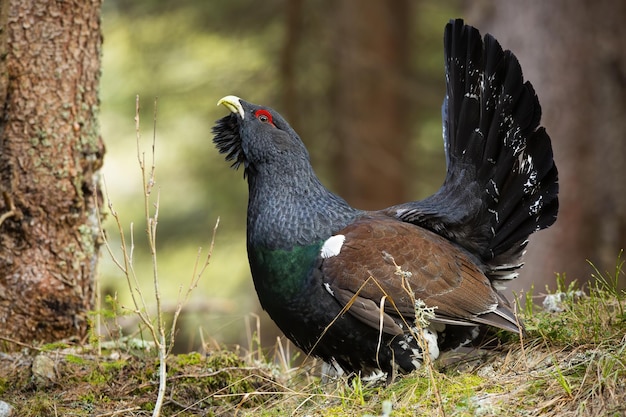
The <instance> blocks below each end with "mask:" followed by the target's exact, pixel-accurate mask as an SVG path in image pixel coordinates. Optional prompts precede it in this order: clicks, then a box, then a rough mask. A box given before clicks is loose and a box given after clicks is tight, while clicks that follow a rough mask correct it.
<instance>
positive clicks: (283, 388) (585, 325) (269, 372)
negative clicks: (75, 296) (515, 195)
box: [0, 259, 626, 417]
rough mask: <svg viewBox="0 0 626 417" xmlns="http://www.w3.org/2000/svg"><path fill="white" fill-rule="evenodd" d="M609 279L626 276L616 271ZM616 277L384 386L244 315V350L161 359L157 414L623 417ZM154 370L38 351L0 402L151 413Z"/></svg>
mask: <svg viewBox="0 0 626 417" xmlns="http://www.w3.org/2000/svg"><path fill="white" fill-rule="evenodd" d="M619 262H621V261H620V260H619V259H618V263H619ZM616 274H617V275H618V277H619V276H623V274H624V272H623V270H622V266H621V264H620V266H619V268H618V269H617V272H616ZM612 278H615V274H613V275H610V276H609V275H607V274H606V273H605V274H599V273H598V271H594V278H593V279H592V281H591V283H590V284H589V287H588V289H587V291H586V293H585V295H581V294H580V293H578V295H576V294H577V293H576V291H578V289H577V288H576V287H575V286H571V287H567V288H564V287H563V286H562V285H557V291H556V292H555V293H553V294H551V295H553V296H555V295H558V294H564V295H559V296H558V299H559V300H561V302H560V306H559V307H560V308H561V311H559V312H555V313H551V312H548V311H546V310H543V309H541V308H540V307H539V306H534V307H533V308H532V309H530V308H527V309H525V310H524V314H523V319H524V320H525V322H526V324H527V328H528V334H527V335H526V337H525V338H524V339H523V340H520V339H518V338H517V337H513V336H510V335H508V334H505V333H501V334H499V335H497V336H499V340H505V342H503V343H501V344H499V345H498V346H497V347H495V348H491V349H486V348H484V349H475V350H469V349H468V351H466V352H454V353H447V354H444V355H443V356H442V357H441V358H440V359H438V360H437V361H435V362H434V363H433V365H432V366H433V368H432V369H430V370H429V369H427V368H424V369H422V370H420V371H416V372H414V373H412V374H410V375H407V376H404V377H400V378H398V379H397V380H396V381H395V382H394V383H392V384H390V385H389V386H382V385H376V384H374V385H371V384H368V383H367V382H365V381H363V380H361V379H360V378H358V377H357V378H354V379H352V380H351V381H348V380H346V379H345V378H344V377H340V378H337V379H329V380H327V381H324V382H323V381H322V380H321V379H320V377H319V367H320V366H319V365H320V364H319V363H317V362H316V361H314V360H311V359H309V360H307V361H305V362H304V364H303V365H300V366H297V367H296V366H294V365H293V362H294V357H295V356H297V355H298V353H297V350H295V349H294V348H293V347H292V346H290V345H289V343H288V342H286V341H285V340H283V339H280V340H279V342H277V343H276V346H275V348H274V349H273V350H270V351H269V352H268V351H266V350H264V349H262V348H261V347H260V346H259V345H258V340H259V338H258V336H259V335H258V318H257V317H251V320H250V322H251V324H250V325H249V326H248V329H249V335H248V338H249V340H250V343H249V345H248V346H247V347H246V349H240V350H238V351H232V350H226V349H216V348H215V347H214V346H215V344H214V343H207V344H206V349H205V351H203V352H195V353H189V354H184V355H169V356H168V357H167V361H168V362H167V370H168V371H167V379H168V385H167V392H166V395H165V400H164V404H163V409H162V415H166V416H196V415H207V416H212V415H215V416H218V415H238V416H276V415H295V416H337V417H343V416H393V417H403V416H414V415H425V416H434V415H442V416H476V415H479V416H621V415H623V414H624V413H625V412H626V386H624V384H623V381H624V380H626V319H625V317H624V315H623V311H624V307H626V306H625V305H624V304H625V303H626V297H625V293H624V291H623V290H620V289H618V288H616V287H615V286H611V285H610V284H611V283H613V282H615V283H616V281H612V280H611V279H612ZM559 282H561V283H562V282H563V281H562V280H561V278H559ZM607 285H609V286H607ZM111 320H112V319H111ZM142 346H143V348H142ZM39 355H45V356H46V357H47V358H49V359H50V361H49V362H51V363H52V364H53V368H52V369H53V372H52V374H51V375H53V376H52V377H51V378H48V379H46V378H43V377H41V376H40V377H35V376H34V375H33V363H34V361H35V359H36V358H37V357H38V356H39ZM301 356H302V355H300V357H301ZM158 369H159V366H158V360H157V356H156V354H155V353H154V351H153V350H150V349H149V344H148V345H146V344H143V345H142V344H137V343H136V342H133V341H132V340H130V339H125V340H122V339H120V340H117V341H116V343H115V344H106V343H105V344H103V349H102V352H101V353H98V352H97V350H96V349H95V347H94V346H91V345H86V346H81V345H77V344H75V343H71V342H66V343H59V344H54V345H45V346H40V347H37V349H32V350H28V349H25V350H23V351H22V352H20V353H16V354H12V355H11V356H9V355H8V354H2V356H0V375H2V377H1V378H0V398H2V399H6V400H11V403H12V404H13V406H14V407H15V408H16V412H17V415H20V416H35V415H51V416H55V415H75V416H103V417H104V416H113V415H124V416H146V415H150V414H152V412H153V408H154V404H155V398H156V395H157V392H158V385H159V384H158ZM42 373H43V374H45V372H42ZM436 392H437V393H438V394H439V396H440V400H438V399H437V398H436V396H435V393H436Z"/></svg>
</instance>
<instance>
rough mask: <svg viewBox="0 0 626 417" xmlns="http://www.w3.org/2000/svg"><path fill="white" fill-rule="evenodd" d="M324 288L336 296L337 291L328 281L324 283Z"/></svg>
mask: <svg viewBox="0 0 626 417" xmlns="http://www.w3.org/2000/svg"><path fill="white" fill-rule="evenodd" d="M324 288H326V291H328V293H329V294H330V295H332V296H333V297H334V296H335V292H334V291H333V289H332V288H330V284H329V283H328V282H325V283H324Z"/></svg>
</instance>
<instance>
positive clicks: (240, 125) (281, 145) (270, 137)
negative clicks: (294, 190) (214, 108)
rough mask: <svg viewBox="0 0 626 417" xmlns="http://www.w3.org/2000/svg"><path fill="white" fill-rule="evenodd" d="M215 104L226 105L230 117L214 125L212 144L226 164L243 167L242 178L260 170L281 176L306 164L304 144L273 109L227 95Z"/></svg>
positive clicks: (307, 158) (307, 156)
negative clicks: (222, 155) (224, 155)
mask: <svg viewBox="0 0 626 417" xmlns="http://www.w3.org/2000/svg"><path fill="white" fill-rule="evenodd" d="M217 104H218V105H224V106H226V107H227V108H228V109H229V110H230V111H231V114H229V115H228V116H225V117H223V118H221V119H219V120H218V121H217V122H216V123H215V126H213V135H214V137H213V143H215V145H216V146H217V149H218V150H219V152H220V153H222V154H226V160H227V161H233V164H232V167H233V168H235V169H237V168H239V166H240V165H241V164H243V166H244V175H251V174H255V173H257V172H260V171H265V172H268V173H271V174H280V173H292V172H293V171H296V170H298V169H299V168H298V167H301V166H302V165H301V164H305V166H308V165H309V154H308V152H307V150H306V148H305V147H304V144H303V143H302V141H301V140H300V138H299V137H298V135H297V133H296V132H295V131H294V130H293V129H292V128H291V126H289V124H288V123H287V122H286V121H285V119H283V117H282V116H281V115H280V114H278V112H276V111H275V110H273V109H271V108H269V107H263V106H257V105H255V104H252V103H248V102H246V101H244V100H242V99H240V98H239V97H235V96H226V97H224V98H222V99H220V100H219V101H218V103H217Z"/></svg>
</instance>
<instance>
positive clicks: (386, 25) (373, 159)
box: [331, 0, 411, 209]
mask: <svg viewBox="0 0 626 417" xmlns="http://www.w3.org/2000/svg"><path fill="white" fill-rule="evenodd" d="M334 5H335V7H333V8H332V13H333V15H334V23H333V24H334V31H335V35H334V36H335V41H334V43H333V48H334V52H333V53H334V71H333V77H334V78H335V79H334V83H333V84H334V87H333V90H332V92H331V95H332V107H333V113H332V124H333V127H332V130H333V137H334V140H335V141H336V145H337V146H336V147H335V152H336V154H335V158H334V164H333V169H334V174H333V177H334V178H335V181H337V187H336V188H337V191H338V194H340V195H341V196H342V197H344V198H346V200H347V201H348V202H349V203H351V204H352V205H353V206H355V207H358V208H361V209H376V208H382V207H386V206H389V205H392V204H396V203H400V202H403V201H405V200H406V199H407V198H408V196H407V190H408V181H407V180H408V179H410V176H407V172H408V168H407V159H406V150H407V148H408V143H409V140H410V137H411V134H410V123H409V118H408V116H409V114H410V113H409V108H408V107H409V103H410V100H409V97H408V94H410V90H409V89H407V88H406V86H407V84H408V82H407V79H408V78H409V76H408V72H409V46H410V45H409V39H410V23H411V22H410V16H411V10H410V1H408V0H394V1H388V2H387V1H378V0H338V1H337V2H335V3H334Z"/></svg>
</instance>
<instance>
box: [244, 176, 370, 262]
mask: <svg viewBox="0 0 626 417" xmlns="http://www.w3.org/2000/svg"><path fill="white" fill-rule="evenodd" d="M248 185H249V200H248V246H251V245H252V246H254V247H261V248H264V249H269V250H274V249H291V248H293V247H296V246H307V245H311V244H317V243H319V242H320V241H323V240H325V239H327V238H328V237H330V236H331V235H332V234H333V233H334V232H336V231H337V230H339V229H341V228H342V227H344V226H345V225H347V224H348V223H349V222H350V221H352V220H353V219H354V218H355V217H356V216H357V215H358V214H359V213H360V211H359V210H356V209H354V208H352V207H350V206H349V205H348V203H346V202H345V201H344V200H343V199H342V198H340V197H338V196H336V195H335V194H333V193H331V192H330V191H329V190H328V189H326V187H324V186H323V185H322V184H321V182H320V181H319V179H318V178H317V177H316V176H315V174H314V173H313V171H312V169H311V168H310V167H305V168H304V169H303V170H302V171H300V172H298V173H297V174H295V175H291V176H286V175H277V174H276V173H263V172H259V173H256V175H252V176H250V177H249V178H248Z"/></svg>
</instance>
